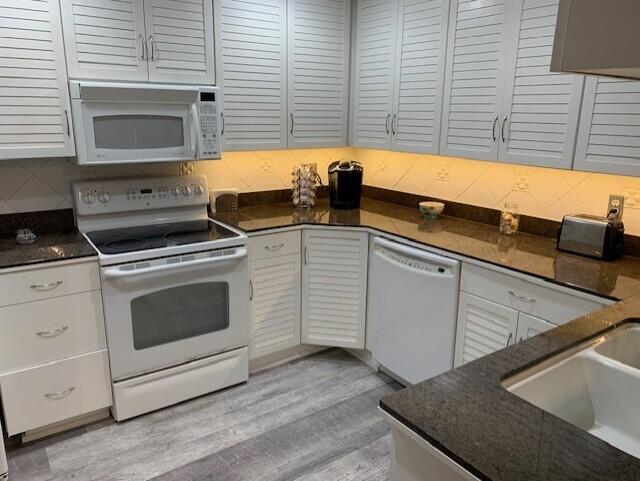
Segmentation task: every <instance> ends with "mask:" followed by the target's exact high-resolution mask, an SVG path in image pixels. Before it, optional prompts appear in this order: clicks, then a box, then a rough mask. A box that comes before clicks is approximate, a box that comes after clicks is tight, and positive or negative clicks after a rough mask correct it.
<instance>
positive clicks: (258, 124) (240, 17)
mask: <svg viewBox="0 0 640 481" xmlns="http://www.w3.org/2000/svg"><path fill="white" fill-rule="evenodd" d="M214 5H215V8H216V10H215V12H214V13H215V14H214V19H215V21H216V45H217V46H216V48H217V51H216V62H217V70H218V72H221V75H219V79H221V80H222V87H223V95H222V101H223V108H222V114H221V123H222V142H223V149H224V150H227V151H232V150H267V149H284V148H286V147H287V109H286V103H287V102H286V101H287V95H286V84H287V46H286V35H287V32H286V14H287V9H286V0H261V1H260V2H249V1H243V0H215V4H214Z"/></svg>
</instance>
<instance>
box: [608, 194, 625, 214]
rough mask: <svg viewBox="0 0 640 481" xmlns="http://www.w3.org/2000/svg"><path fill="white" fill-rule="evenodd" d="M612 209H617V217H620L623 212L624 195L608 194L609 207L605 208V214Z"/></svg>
mask: <svg viewBox="0 0 640 481" xmlns="http://www.w3.org/2000/svg"><path fill="white" fill-rule="evenodd" d="M612 210H617V211H618V217H619V218H621V219H622V214H624V195H615V194H610V195H609V207H608V208H607V214H609V212H611V211H612Z"/></svg>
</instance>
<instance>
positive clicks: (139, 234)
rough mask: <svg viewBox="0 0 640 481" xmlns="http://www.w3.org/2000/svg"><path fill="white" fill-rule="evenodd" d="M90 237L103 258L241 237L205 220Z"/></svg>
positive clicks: (102, 231) (110, 231) (116, 231)
mask: <svg viewBox="0 0 640 481" xmlns="http://www.w3.org/2000/svg"><path fill="white" fill-rule="evenodd" d="M87 237H89V239H91V242H93V244H94V245H95V246H96V247H97V248H98V250H99V251H100V252H102V253H103V254H125V253H127V252H135V251H143V250H148V249H161V248H163V247H172V246H180V245H185V244H199V243H201V242H211V241H215V240H219V239H230V238H232V237H238V234H236V233H235V232H233V231H232V230H230V229H227V228H226V227H225V226H223V225H220V224H216V223H214V222H211V221H210V220H206V219H204V220H193V221H187V222H173V223H170V224H156V225H146V226H140V227H125V228H120V229H109V230H98V231H93V232H87Z"/></svg>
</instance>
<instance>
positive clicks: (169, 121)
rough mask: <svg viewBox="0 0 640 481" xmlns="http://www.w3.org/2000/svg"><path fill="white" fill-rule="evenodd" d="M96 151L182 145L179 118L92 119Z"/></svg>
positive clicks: (180, 120) (127, 116)
mask: <svg viewBox="0 0 640 481" xmlns="http://www.w3.org/2000/svg"><path fill="white" fill-rule="evenodd" d="M93 132H94V135H95V141H96V148H97V149H125V150H135V149H165V148H170V147H183V146H184V125H183V119H182V117H175V116H169V115H105V116H96V117H94V118H93Z"/></svg>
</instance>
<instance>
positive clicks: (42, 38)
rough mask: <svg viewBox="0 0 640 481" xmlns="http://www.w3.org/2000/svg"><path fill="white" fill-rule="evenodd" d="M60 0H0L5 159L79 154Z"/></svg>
mask: <svg viewBox="0 0 640 481" xmlns="http://www.w3.org/2000/svg"><path fill="white" fill-rule="evenodd" d="M70 122H71V115H70V104H69V90H68V87H67V70H66V67H65V61H64V47H63V40H62V27H61V26H60V9H59V5H58V1H57V0H46V1H36V0H3V1H2V2H0V159H11V158H24V157H65V156H73V155H75V146H74V142H73V129H72V128H71V124H70Z"/></svg>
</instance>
